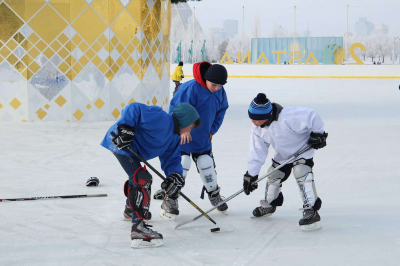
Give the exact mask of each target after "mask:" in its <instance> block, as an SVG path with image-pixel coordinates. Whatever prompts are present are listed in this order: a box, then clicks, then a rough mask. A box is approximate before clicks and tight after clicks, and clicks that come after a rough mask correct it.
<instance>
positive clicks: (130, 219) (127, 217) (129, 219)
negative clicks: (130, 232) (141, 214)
mask: <svg viewBox="0 0 400 266" xmlns="http://www.w3.org/2000/svg"><path fill="white" fill-rule="evenodd" d="M123 216H124V218H122V221H132V216H128V215H126V214H125V213H123Z"/></svg>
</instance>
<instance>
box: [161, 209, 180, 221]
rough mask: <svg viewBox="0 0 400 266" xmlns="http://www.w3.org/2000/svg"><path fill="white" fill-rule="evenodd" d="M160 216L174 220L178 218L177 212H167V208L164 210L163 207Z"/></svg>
mask: <svg viewBox="0 0 400 266" xmlns="http://www.w3.org/2000/svg"><path fill="white" fill-rule="evenodd" d="M160 216H161V217H162V218H165V219H168V220H172V221H175V219H176V214H171V213H168V212H166V211H165V210H162V209H161V212H160Z"/></svg>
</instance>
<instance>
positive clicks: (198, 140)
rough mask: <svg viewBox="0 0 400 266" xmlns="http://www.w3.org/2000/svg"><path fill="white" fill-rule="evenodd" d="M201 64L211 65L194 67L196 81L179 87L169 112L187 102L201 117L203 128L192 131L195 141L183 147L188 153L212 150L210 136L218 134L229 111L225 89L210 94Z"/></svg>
mask: <svg viewBox="0 0 400 266" xmlns="http://www.w3.org/2000/svg"><path fill="white" fill-rule="evenodd" d="M201 64H209V63H208V62H202V63H197V64H195V65H194V66H193V75H194V78H195V79H192V80H190V81H187V82H185V83H183V84H182V85H180V86H179V89H178V91H177V92H176V93H175V95H174V97H173V98H172V100H171V103H170V107H169V112H170V114H172V110H173V109H174V108H175V106H177V105H178V104H179V103H181V102H187V103H190V104H191V105H193V106H194V108H196V110H197V112H198V113H199V115H200V121H201V126H200V127H199V128H196V129H194V130H192V132H191V133H190V134H191V135H192V139H193V141H191V142H190V143H186V144H184V145H181V150H182V151H186V152H194V153H197V152H203V151H207V150H210V149H211V148H212V145H211V142H210V140H209V134H210V133H211V134H213V135H214V134H215V133H217V131H218V129H219V127H220V126H221V124H222V122H223V121H224V116H225V112H226V109H228V107H229V105H228V99H227V97H226V93H225V89H224V88H223V87H222V88H221V89H220V90H218V91H217V92H214V93H212V92H210V91H209V90H208V89H207V86H206V84H205V80H204V78H203V75H204V74H203V73H200V68H201Z"/></svg>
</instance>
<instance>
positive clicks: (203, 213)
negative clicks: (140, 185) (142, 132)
mask: <svg viewBox="0 0 400 266" xmlns="http://www.w3.org/2000/svg"><path fill="white" fill-rule="evenodd" d="M110 134H111V136H113V137H114V138H115V137H117V135H116V134H115V133H114V132H113V131H111V133H110ZM126 148H127V149H128V150H129V151H130V152H132V153H133V154H134V155H135V156H136V157H137V158H138V159H139V160H141V161H142V162H143V163H144V164H145V165H147V166H148V167H149V168H150V169H151V170H153V172H154V173H156V174H157V175H158V176H159V177H160V178H161V179H162V180H164V181H165V180H166V178H165V177H164V176H163V175H162V174H160V172H158V171H157V169H155V168H154V167H153V166H151V164H149V163H148V162H147V161H146V160H145V159H143V157H142V156H140V155H139V154H138V153H137V152H135V151H134V150H133V149H132V148H131V147H129V146H128V147H126ZM179 195H181V196H182V197H183V198H184V199H185V200H186V201H187V202H189V203H190V204H191V205H192V206H193V207H195V208H196V210H198V211H199V212H200V213H201V216H203V215H204V216H205V217H206V218H207V219H208V220H210V221H211V222H212V223H213V224H215V225H216V226H218V225H217V223H216V222H215V221H214V220H213V219H212V218H211V217H210V216H208V215H207V213H205V212H204V211H203V210H202V209H200V207H199V206H197V205H196V204H195V203H194V202H193V201H191V200H190V199H189V198H188V197H186V195H185V194H183V193H182V192H179ZM220 230H221V229H220V228H219V227H217V228H212V229H211V232H217V231H220Z"/></svg>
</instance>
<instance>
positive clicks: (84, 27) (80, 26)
mask: <svg viewBox="0 0 400 266" xmlns="http://www.w3.org/2000/svg"><path fill="white" fill-rule="evenodd" d="M89 21H90V23H88V22H89ZM72 26H73V27H74V29H75V30H76V31H77V32H78V33H79V34H80V35H81V36H82V38H84V39H85V41H87V42H88V43H89V44H92V43H93V42H94V41H95V40H96V39H97V38H98V37H99V35H100V34H101V33H102V32H103V31H104V30H105V29H106V28H107V25H106V24H105V23H104V22H103V21H102V20H101V19H100V18H99V16H97V15H96V13H95V12H94V11H93V9H91V8H87V9H86V10H85V11H84V12H83V13H82V14H81V15H80V16H79V17H78V18H77V19H76V21H75V22H74V23H73V24H72Z"/></svg>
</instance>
